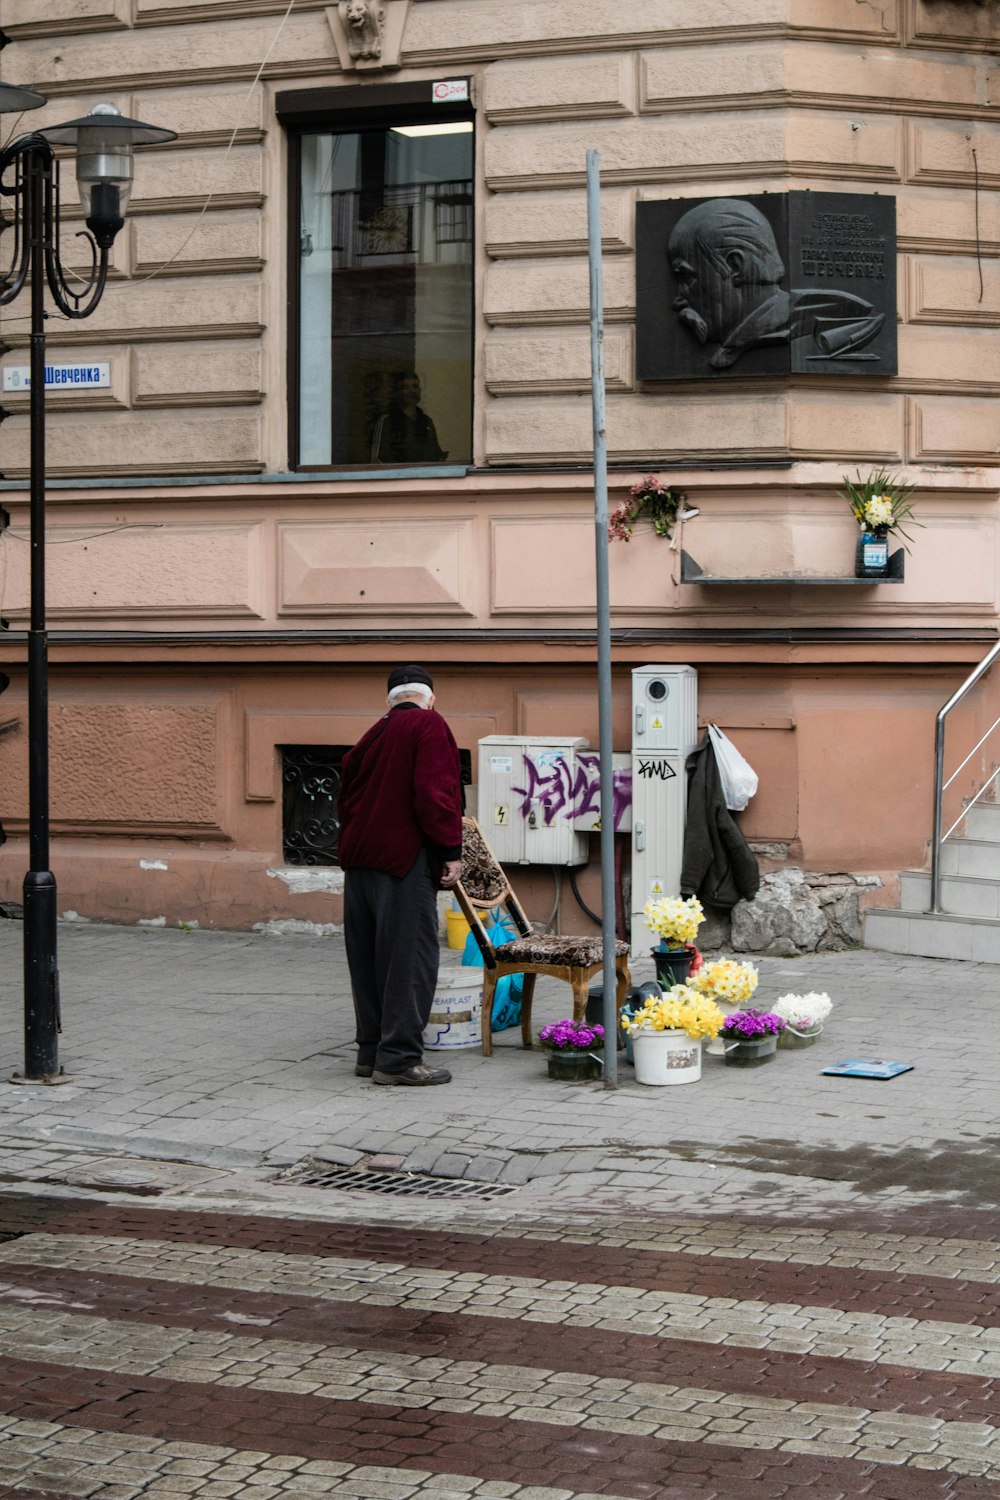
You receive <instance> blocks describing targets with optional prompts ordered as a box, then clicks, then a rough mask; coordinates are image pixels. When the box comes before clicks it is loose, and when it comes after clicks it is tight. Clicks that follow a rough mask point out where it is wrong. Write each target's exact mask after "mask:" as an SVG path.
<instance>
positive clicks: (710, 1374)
mask: <svg viewBox="0 0 1000 1500" xmlns="http://www.w3.org/2000/svg"><path fill="white" fill-rule="evenodd" d="M345 1196H346V1195H339V1197H340V1199H341V1200H343V1199H344V1197H345ZM301 1209H302V1205H301V1204H300V1205H299V1210H300V1213H299V1214H296V1215H295V1216H287V1215H286V1216H275V1215H273V1214H267V1213H263V1212H256V1213H233V1212H220V1211H206V1210H204V1209H202V1210H200V1211H193V1210H192V1209H191V1208H190V1207H187V1206H185V1205H184V1203H183V1200H173V1201H172V1202H170V1203H169V1204H168V1203H166V1202H164V1203H163V1204H162V1205H161V1204H159V1203H158V1204H156V1205H155V1206H148V1205H139V1204H128V1203H122V1202H114V1203H110V1202H102V1201H99V1200H98V1199H97V1198H96V1197H95V1196H91V1197H82V1198H80V1197H68V1196H66V1197H60V1196H56V1195H53V1194H51V1193H49V1194H32V1193H26V1192H25V1193H17V1192H13V1191H12V1192H8V1193H7V1194H6V1195H0V1236H3V1237H5V1242H4V1243H0V1496H18V1497H20V1500H25V1497H32V1496H35V1497H39V1500H43V1497H44V1500H67V1497H69V1496H80V1497H93V1500H131V1497H138V1496H163V1497H164V1500H194V1497H198V1500H212V1497H219V1500H222V1497H249V1500H271V1497H278V1496H281V1497H288V1500H298V1497H303V1500H305V1497H309V1496H319V1495H331V1496H355V1497H361V1500H408V1497H411V1496H418V1495H419V1496H426V1497H429V1500H446V1497H459V1496H462V1497H466V1496H475V1497H480V1500H485V1497H494V1496H496V1497H511V1500H592V1497H597V1496H605V1497H609V1500H615V1497H619V1500H712V1497H741V1500H847V1497H854V1496H868V1497H872V1500H931V1497H947V1500H965V1497H967V1496H968V1497H973V1496H975V1497H980V1500H986V1497H1000V1428H998V1426H997V1413H998V1411H1000V1313H998V1311H997V1303H996V1297H995V1291H996V1285H997V1282H998V1281H1000V1251H998V1249H997V1247H996V1245H995V1243H992V1242H988V1241H985V1240H976V1239H973V1238H969V1237H968V1236H966V1235H963V1234H962V1233H961V1230H962V1228H963V1216H962V1215H961V1213H958V1212H956V1214H955V1225H954V1227H955V1230H956V1233H955V1234H954V1235H953V1236H951V1237H945V1238H932V1237H925V1236H921V1235H919V1234H916V1235H913V1234H903V1233H895V1234H887V1233H886V1232H885V1231H884V1230H883V1229H881V1228H880V1227H877V1226H876V1227H872V1226H871V1225H870V1224H869V1223H868V1221H867V1218H866V1215H865V1214H864V1213H862V1212H859V1211H856V1212H855V1214H854V1215H853V1217H852V1221H851V1223H850V1225H849V1226H848V1225H847V1224H846V1222H845V1221H844V1219H843V1217H841V1219H840V1221H839V1223H838V1224H837V1225H836V1226H835V1227H831V1226H830V1225H828V1224H824V1223H821V1222H815V1223H809V1224H803V1223H799V1224H796V1225H793V1226H789V1225H787V1224H765V1223H762V1222H760V1221H755V1222H753V1223H752V1224H750V1225H747V1224H743V1223H740V1222H739V1221H735V1220H732V1219H730V1220H729V1221H727V1222H725V1223H723V1222H720V1221H713V1220H697V1219H693V1218H685V1217H679V1218H676V1219H667V1218H656V1219H652V1220H645V1219H642V1218H639V1217H636V1218H633V1219H631V1220H628V1221H626V1220H623V1219H621V1218H620V1217H619V1218H617V1219H615V1218H613V1219H610V1220H605V1221H599V1222H596V1223H595V1222H594V1221H593V1219H592V1218H587V1217H585V1216H582V1215H581V1216H576V1217H572V1216H564V1217H563V1218H562V1219H561V1221H560V1222H558V1223H557V1222H556V1220H555V1218H554V1217H553V1216H551V1215H550V1216H547V1217H545V1218H543V1219H540V1220H533V1219H531V1218H526V1217H524V1216H523V1215H520V1216H518V1215H516V1214H514V1213H513V1211H512V1210H510V1209H508V1208H507V1207H505V1206H498V1205H491V1206H489V1207H487V1208H479V1207H472V1206H469V1205H466V1206H459V1207H456V1208H455V1209H454V1210H453V1220H454V1221H453V1222H452V1223H449V1224H447V1225H442V1224H435V1225H433V1226H428V1225H426V1224H424V1223H422V1222H421V1214H420V1211H419V1210H418V1209H417V1208H416V1206H411V1207H410V1208H409V1209H408V1211H405V1212H403V1213H399V1212H398V1210H396V1211H394V1212H392V1213H388V1214H384V1215H382V1216H381V1217H380V1218H379V1220H378V1222H373V1221H371V1220H370V1219H367V1218H366V1217H365V1216H364V1215H362V1214H360V1213H359V1211H358V1210H357V1208H353V1209H349V1208H347V1207H346V1206H345V1204H344V1203H343V1201H341V1202H340V1206H339V1207H338V1208H337V1209H335V1210H328V1212H327V1213H326V1215H325V1216H324V1217H322V1218H310V1217H305V1216H301ZM929 1268H932V1269H929Z"/></svg>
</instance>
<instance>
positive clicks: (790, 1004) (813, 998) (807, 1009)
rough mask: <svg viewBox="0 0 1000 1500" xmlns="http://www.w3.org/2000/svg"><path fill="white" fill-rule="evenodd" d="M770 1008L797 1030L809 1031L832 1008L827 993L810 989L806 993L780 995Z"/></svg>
mask: <svg viewBox="0 0 1000 1500" xmlns="http://www.w3.org/2000/svg"><path fill="white" fill-rule="evenodd" d="M771 1009H772V1010H773V1011H774V1014H775V1015H776V1016H781V1018H782V1020H783V1021H785V1022H787V1024H788V1025H789V1026H794V1027H795V1029H796V1030H797V1031H811V1030H812V1029H813V1027H815V1026H819V1025H821V1024H822V1023H823V1022H824V1021H825V1020H826V1018H827V1016H828V1015H829V1014H830V1012H831V1010H832V1009H833V1001H832V1000H831V999H830V997H829V995H826V994H817V993H816V992H815V991H812V992H810V993H809V994H808V995H782V996H781V998H780V999H778V1000H776V1001H775V1002H774V1004H773V1005H772V1006H771Z"/></svg>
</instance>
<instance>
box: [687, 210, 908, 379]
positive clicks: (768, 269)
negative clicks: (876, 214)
mask: <svg viewBox="0 0 1000 1500" xmlns="http://www.w3.org/2000/svg"><path fill="white" fill-rule="evenodd" d="M667 259H668V261H669V263H670V269H671V271H672V272H673V276H674V279H675V281H676V283H677V296H676V297H675V299H674V303H673V307H674V311H675V312H676V314H677V317H678V320H679V321H680V322H681V323H682V324H683V325H684V327H685V328H687V329H688V330H689V332H690V333H692V334H693V335H694V337H695V338H696V339H697V340H698V342H699V343H700V344H717V345H718V348H717V349H716V350H715V352H714V354H713V355H712V356H711V358H710V359H709V365H710V366H711V368H712V369H714V370H725V369H728V368H729V366H730V365H734V364H735V363H736V361H737V360H738V359H740V358H741V356H742V355H744V354H745V353H746V352H747V350H749V349H759V348H766V347H768V346H771V345H775V344H788V343H792V344H795V343H797V342H798V341H799V340H802V341H804V347H803V349H802V357H803V358H804V359H806V360H808V361H811V362H814V363H815V364H817V365H818V364H820V363H822V362H823V361H830V360H835V359H843V360H850V359H868V358H870V357H871V356H869V355H865V354H859V353H858V352H857V351H859V350H862V349H864V348H865V347H866V346H867V345H868V344H870V343H871V342H872V340H873V339H875V338H876V337H877V336H878V333H879V330H880V329H881V327H882V324H883V323H884V322H885V317H884V314H882V313H876V312H875V309H874V308H873V307H872V304H871V303H870V302H867V301H865V299H864V298H863V297H856V296H855V295H854V293H853V292H844V291H838V290H837V289H835V288H833V287H829V288H827V287H817V288H808V289H806V290H795V289H793V290H792V291H790V292H787V291H784V290H782V288H781V286H780V285H779V283H780V282H781V280H782V278H783V277H784V274H785V267H784V264H783V262H782V259H781V256H780V255H779V254H778V246H777V244H776V243H775V239H774V231H773V229H772V228H771V226H770V224H769V223H768V221H767V219H766V218H765V217H764V215H763V214H762V213H761V212H760V211H759V210H758V209H757V208H755V207H754V205H753V204H752V203H747V202H746V201H745V200H744V199H742V198H711V199H709V200H708V202H706V203H700V204H698V205H697V207H695V208H691V209H689V210H688V211H687V213H685V214H684V215H683V216H682V217H681V218H680V219H678V221H677V223H676V224H675V225H674V229H673V233H672V234H671V236H670V240H669V243H668V245H667Z"/></svg>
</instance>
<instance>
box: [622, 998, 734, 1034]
mask: <svg viewBox="0 0 1000 1500" xmlns="http://www.w3.org/2000/svg"><path fill="white" fill-rule="evenodd" d="M722 1021H723V1015H722V1011H721V1010H720V1009H719V1007H718V1006H717V1005H716V1004H714V1002H713V1001H711V1000H709V999H708V998H707V997H706V996H705V995H701V994H699V993H698V991H697V990H696V989H692V987H691V986H690V985H689V984H675V985H673V986H672V988H670V989H669V990H667V992H666V994H665V995H651V996H650V998H649V999H648V1000H647V1001H646V1002H645V1004H644V1005H643V1007H642V1009H641V1010H637V1011H636V1012H635V1014H634V1015H632V1016H622V1026H623V1027H624V1028H625V1030H626V1031H633V1032H634V1031H686V1032H687V1034H688V1036H689V1037H692V1038H693V1039H694V1040H695V1041H700V1040H701V1038H702V1037H708V1038H709V1039H710V1040H712V1041H714V1039H715V1038H716V1037H717V1036H718V1034H719V1028H720V1027H721V1025H722Z"/></svg>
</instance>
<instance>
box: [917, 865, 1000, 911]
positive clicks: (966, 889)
mask: <svg viewBox="0 0 1000 1500" xmlns="http://www.w3.org/2000/svg"><path fill="white" fill-rule="evenodd" d="M899 904H900V906H901V908H902V909H903V911H905V912H914V913H917V914H922V913H924V912H926V911H927V910H928V908H929V907H930V904H931V877H930V872H929V871H927V870H901V871H900V872H899ZM941 906H942V909H943V910H944V911H945V912H947V913H949V914H950V915H951V916H955V917H992V918H993V919H994V920H1000V880H987V879H986V878H985V877H984V876H981V875H945V876H943V877H942V880H941Z"/></svg>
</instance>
